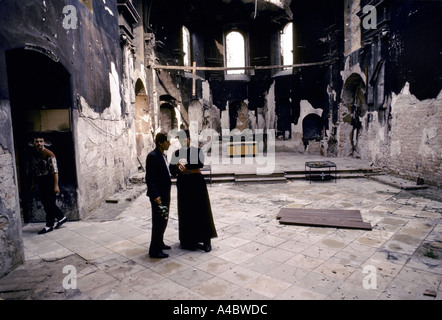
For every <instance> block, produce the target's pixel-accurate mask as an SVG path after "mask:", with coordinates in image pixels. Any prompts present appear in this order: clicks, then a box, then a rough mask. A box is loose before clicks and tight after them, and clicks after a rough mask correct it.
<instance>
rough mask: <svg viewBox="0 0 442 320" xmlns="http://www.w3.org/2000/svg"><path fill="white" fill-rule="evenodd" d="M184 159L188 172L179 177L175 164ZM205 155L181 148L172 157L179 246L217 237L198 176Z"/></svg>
mask: <svg viewBox="0 0 442 320" xmlns="http://www.w3.org/2000/svg"><path fill="white" fill-rule="evenodd" d="M180 159H185V161H186V163H187V164H186V168H187V170H189V171H190V172H188V173H184V174H182V173H180V171H179V170H178V167H177V164H178V161H179V160H180ZM202 167H204V154H203V152H202V151H201V149H200V148H195V147H189V148H181V149H179V150H177V151H175V153H174V154H173V157H172V159H171V164H170V166H169V168H170V173H171V174H172V175H173V176H176V177H177V182H176V185H177V195H178V228H179V239H180V242H181V244H182V245H185V246H187V245H189V246H192V245H195V244H197V243H201V242H203V243H205V242H208V241H209V240H210V239H212V238H215V237H217V233H216V229H215V224H214V222H213V215H212V208H211V205H210V199H209V193H208V191H207V185H206V181H205V180H204V176H203V175H202V174H201V173H195V172H197V171H198V170H197V169H200V168H202Z"/></svg>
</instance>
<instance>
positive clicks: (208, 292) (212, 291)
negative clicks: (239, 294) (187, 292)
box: [192, 277, 239, 300]
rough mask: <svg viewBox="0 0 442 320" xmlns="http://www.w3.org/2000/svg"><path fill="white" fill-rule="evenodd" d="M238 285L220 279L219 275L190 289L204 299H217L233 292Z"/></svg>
mask: <svg viewBox="0 0 442 320" xmlns="http://www.w3.org/2000/svg"><path fill="white" fill-rule="evenodd" d="M238 288H239V286H237V285H235V284H232V283H231V282H229V281H227V280H224V279H221V278H219V277H213V278H211V279H209V280H207V281H205V282H203V283H201V284H199V285H197V286H196V287H193V288H192V290H193V291H194V292H196V293H198V294H200V295H201V296H203V297H205V298H206V299H211V300H213V299H215V300H219V299H222V298H223V297H225V296H226V295H229V294H231V293H233V292H235V291H236V290H237V289H238Z"/></svg>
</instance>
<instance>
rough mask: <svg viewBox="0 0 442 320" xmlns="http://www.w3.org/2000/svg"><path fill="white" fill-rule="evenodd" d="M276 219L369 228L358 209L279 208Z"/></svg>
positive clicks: (297, 222)
mask: <svg viewBox="0 0 442 320" xmlns="http://www.w3.org/2000/svg"><path fill="white" fill-rule="evenodd" d="M276 219H279V223H280V224H293V225H300V226H316V227H333V228H346V229H361V230H371V229H372V227H371V224H370V223H368V222H364V221H362V216H361V212H360V211H359V210H339V209H304V208H303V209H300V208H281V210H280V211H279V213H278V215H277V216H276Z"/></svg>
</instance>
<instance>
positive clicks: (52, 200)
mask: <svg viewBox="0 0 442 320" xmlns="http://www.w3.org/2000/svg"><path fill="white" fill-rule="evenodd" d="M34 147H35V148H34V152H33V154H32V160H31V162H32V167H31V170H32V185H31V189H32V190H34V188H35V184H37V185H38V190H39V193H40V201H41V203H42V204H43V208H44V210H45V212H46V227H44V228H43V229H42V230H40V231H39V232H38V234H45V233H48V232H51V231H52V230H53V229H54V223H55V219H57V220H58V222H57V225H56V226H55V229H58V228H60V227H61V225H62V224H63V223H65V222H66V221H67V218H66V217H65V216H64V214H63V213H62V212H61V210H60V208H59V207H58V206H57V204H56V196H57V194H59V193H60V188H59V186H58V166H57V159H56V158H55V155H54V153H53V152H52V151H50V150H48V149H46V148H45V139H44V138H43V137H42V136H41V135H36V136H35V137H34Z"/></svg>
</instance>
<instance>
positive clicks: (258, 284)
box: [244, 275, 291, 299]
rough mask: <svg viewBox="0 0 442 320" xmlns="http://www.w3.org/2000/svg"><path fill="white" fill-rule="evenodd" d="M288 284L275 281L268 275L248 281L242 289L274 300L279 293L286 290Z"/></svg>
mask: <svg viewBox="0 0 442 320" xmlns="http://www.w3.org/2000/svg"><path fill="white" fill-rule="evenodd" d="M290 286H291V284H290V283H288V282H286V281H282V280H279V279H276V278H274V277H271V276H268V275H261V276H259V277H258V278H256V279H254V280H252V281H250V282H249V283H247V284H246V285H245V286H244V287H245V288H248V289H250V290H252V291H254V292H256V293H258V294H260V295H263V296H266V297H268V298H270V299H273V298H275V297H276V296H277V295H278V294H280V293H281V292H283V291H285V290H287V289H288V288H289V287H290Z"/></svg>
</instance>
